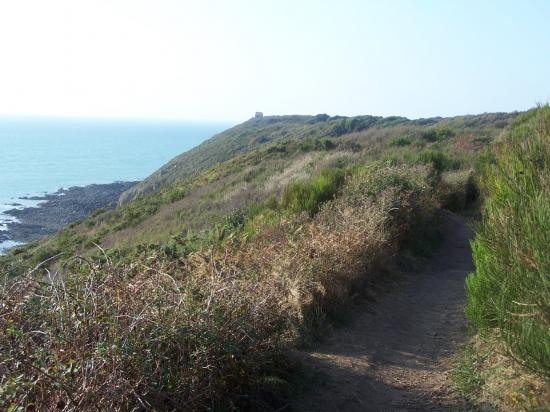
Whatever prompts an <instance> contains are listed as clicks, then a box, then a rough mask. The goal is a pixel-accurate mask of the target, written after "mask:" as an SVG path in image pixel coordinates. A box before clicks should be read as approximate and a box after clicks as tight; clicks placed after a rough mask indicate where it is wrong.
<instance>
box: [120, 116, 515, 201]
mask: <svg viewBox="0 0 550 412" xmlns="http://www.w3.org/2000/svg"><path fill="white" fill-rule="evenodd" d="M508 117H509V115H506V114H496V115H484V116H468V117H464V118H461V119H456V120H457V123H462V124H461V125H459V124H457V126H459V127H461V128H462V127H464V128H466V127H471V128H479V127H483V126H494V127H497V128H498V127H502V126H504V125H505V124H506V123H507V120H508ZM438 123H442V124H444V123H446V121H445V120H443V119H441V118H432V119H419V120H413V121H411V120H408V119H406V118H403V117H386V118H383V117H379V116H358V117H352V118H345V117H340V116H336V117H329V116H328V115H317V116H269V117H264V118H263V119H260V120H258V119H251V120H249V121H247V122H245V123H243V124H241V125H238V126H235V127H233V128H231V129H229V130H226V131H224V132H222V133H220V134H218V135H216V136H214V137H213V138H211V139H209V140H207V141H206V142H204V143H203V144H201V145H199V146H197V147H196V148H194V149H191V150H189V151H188V152H186V153H183V154H181V155H180V156H178V157H176V158H175V159H173V160H172V161H170V162H169V163H167V164H166V165H164V166H163V167H162V168H160V169H159V170H158V171H156V172H155V173H153V174H152V175H151V176H149V177H148V178H147V179H145V180H144V181H143V182H142V183H140V184H138V185H137V186H136V187H134V188H132V189H131V190H129V191H127V192H126V193H124V194H123V195H122V196H121V203H126V202H128V201H129V200H132V199H135V198H136V197H140V196H142V195H144V194H147V193H150V192H154V191H156V190H157V189H159V188H160V187H163V186H166V185H168V184H171V183H174V182H176V181H181V180H184V179H186V178H188V177H190V176H192V175H193V174H196V173H197V172H200V171H203V170H206V169H208V168H210V167H212V166H214V165H215V164H217V163H220V162H224V161H226V160H228V159H231V158H234V157H235V156H237V155H239V154H242V153H247V152H251V151H253V150H255V149H258V148H259V147H261V146H263V145H267V144H269V143H274V142H278V141H281V140H283V139H288V140H297V139H300V140H302V139H318V138H335V137H339V136H343V135H346V134H350V133H359V132H362V131H364V130H367V129H370V128H386V127H396V126H415V125H416V126H429V125H435V124H438ZM437 137H438V136H437V135H435V134H434V135H433V136H432V138H433V139H437ZM481 138H483V136H481ZM403 142H404V141H403Z"/></svg>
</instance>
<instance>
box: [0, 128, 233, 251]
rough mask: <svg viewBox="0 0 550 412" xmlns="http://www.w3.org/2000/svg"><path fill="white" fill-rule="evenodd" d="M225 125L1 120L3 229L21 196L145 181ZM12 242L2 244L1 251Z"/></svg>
mask: <svg viewBox="0 0 550 412" xmlns="http://www.w3.org/2000/svg"><path fill="white" fill-rule="evenodd" d="M230 126H231V125H230V124H227V123H200V122H160V121H118V120H116V121H115V120H83V119H40V118H0V231H1V230H5V228H6V227H5V225H6V223H8V222H9V221H12V220H13V218H12V217H10V216H8V215H6V214H4V213H3V212H5V211H6V210H9V209H13V208H14V206H13V204H20V205H21V206H17V207H32V206H36V204H37V202H36V201H34V202H33V201H24V200H21V199H19V198H20V197H22V196H34V195H40V194H44V193H52V192H55V191H57V190H58V189H59V188H67V187H71V186H83V185H88V184H92V183H111V182H115V181H134V180H141V179H143V178H145V177H147V176H148V175H149V174H151V173H152V172H154V171H155V170H156V169H158V168H159V167H160V166H162V165H163V164H164V163H166V162H167V161H169V160H170V159H172V158H173V157H175V156H177V155H178V154H180V153H182V152H185V151H186V150H189V149H191V148H192V147H194V146H196V145H198V144H200V143H201V142H202V141H204V140H206V139H208V138H209V137H211V136H212V135H214V134H216V133H218V132H220V131H222V130H225V129H226V128H228V127H230ZM8 246H11V243H10V242H9V241H8V242H2V243H0V253H1V251H2V249H4V248H6V247H8Z"/></svg>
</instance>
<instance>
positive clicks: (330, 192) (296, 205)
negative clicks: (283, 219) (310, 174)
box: [281, 169, 345, 216]
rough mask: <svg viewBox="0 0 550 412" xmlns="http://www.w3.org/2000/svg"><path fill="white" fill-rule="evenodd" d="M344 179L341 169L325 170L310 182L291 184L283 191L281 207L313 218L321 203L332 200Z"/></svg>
mask: <svg viewBox="0 0 550 412" xmlns="http://www.w3.org/2000/svg"><path fill="white" fill-rule="evenodd" d="M344 178H345V172H344V171H343V170H342V169H325V170H323V171H322V172H321V173H320V174H319V175H318V176H316V177H315V178H313V179H311V180H308V181H304V182H301V181H297V182H291V183H290V184H289V185H288V186H287V187H286V188H285V190H284V193H283V197H282V200H281V205H282V207H283V208H285V209H287V210H289V211H291V212H293V213H298V212H307V213H308V214H309V215H310V216H313V215H314V214H315V213H317V212H318V211H319V209H320V207H321V205H322V204H323V203H325V202H326V201H328V200H331V199H333V198H334V196H335V195H336V193H337V192H338V189H339V188H340V187H341V186H342V184H343V183H344Z"/></svg>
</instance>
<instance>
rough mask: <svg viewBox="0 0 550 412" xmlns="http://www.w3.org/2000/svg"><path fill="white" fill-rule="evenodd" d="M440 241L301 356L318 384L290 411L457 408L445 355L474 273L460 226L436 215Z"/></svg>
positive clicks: (461, 332) (462, 333)
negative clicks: (425, 258) (416, 269)
mask: <svg viewBox="0 0 550 412" xmlns="http://www.w3.org/2000/svg"><path fill="white" fill-rule="evenodd" d="M443 217H444V218H443V232H444V235H445V236H444V237H445V239H446V240H445V243H444V245H442V246H441V248H440V249H439V250H438V252H437V254H436V256H435V257H434V258H433V259H432V260H431V261H430V263H429V264H428V265H427V267H426V268H425V269H424V270H422V271H421V272H420V273H410V274H406V275H404V276H403V279H402V280H400V281H399V282H398V284H397V285H396V287H392V288H391V290H390V291H389V292H387V293H384V294H383V295H382V296H381V297H380V298H379V299H378V301H377V302H375V303H374V304H371V305H369V307H368V310H369V311H368V312H366V311H365V312H363V313H361V314H358V315H357V316H356V317H355V318H354V320H353V322H352V324H351V325H350V326H348V327H344V328H342V329H338V330H336V331H334V333H333V334H331V336H329V337H327V339H326V340H325V341H324V342H323V343H322V344H321V345H320V346H319V347H317V348H315V350H313V351H311V352H306V353H302V354H301V355H300V357H301V358H303V359H302V360H303V362H304V364H305V367H306V368H308V370H311V371H314V373H315V374H316V375H317V376H319V384H318V385H316V387H315V389H313V390H311V391H310V392H308V393H306V394H305V397H304V398H302V399H300V400H299V401H297V402H296V403H295V404H294V405H292V409H293V410H296V411H410V410H422V411H424V410H428V411H433V410H436V411H439V410H456V409H461V408H460V405H459V404H457V403H456V402H455V401H454V400H453V399H452V396H451V394H450V391H449V389H448V384H449V382H448V375H449V369H450V357H451V355H452V354H453V350H454V348H455V346H456V345H457V343H460V342H462V341H463V340H464V339H465V338H466V335H467V334H466V319H465V316H464V305H465V302H466V296H465V290H464V280H465V277H466V275H467V274H468V273H469V272H471V271H472V270H473V265H472V258H471V251H470V246H469V239H470V238H471V236H472V233H471V231H470V230H469V229H468V227H467V226H466V224H465V223H464V221H463V220H462V219H461V218H459V217H457V216H455V215H452V214H451V213H446V212H445V213H444V215H443Z"/></svg>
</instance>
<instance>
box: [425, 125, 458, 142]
mask: <svg viewBox="0 0 550 412" xmlns="http://www.w3.org/2000/svg"><path fill="white" fill-rule="evenodd" d="M453 134H454V133H453V131H452V130H451V129H449V128H446V127H441V128H437V129H429V130H426V131H425V132H424V133H422V138H423V139H424V140H426V141H427V142H439V141H442V140H445V139H447V138H449V137H451V136H452V135H453Z"/></svg>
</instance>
